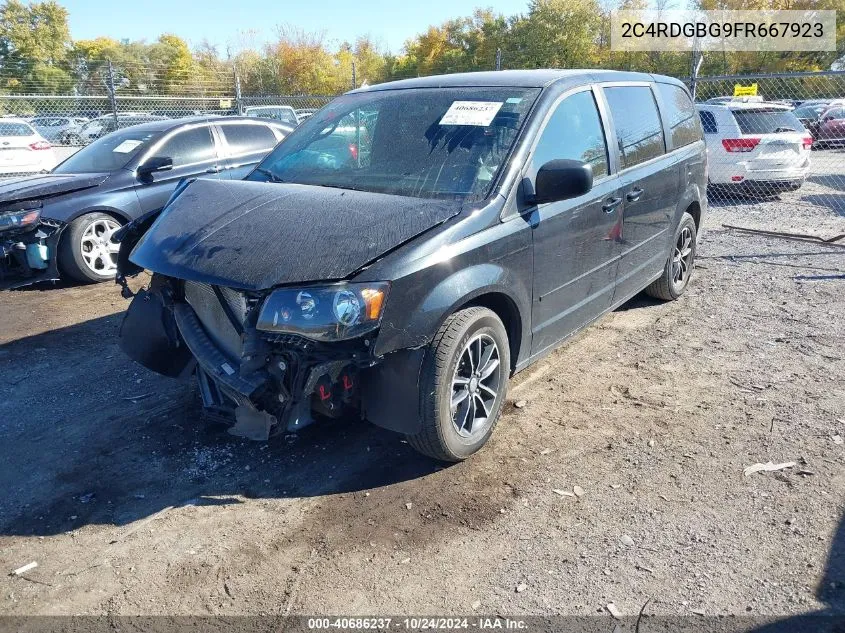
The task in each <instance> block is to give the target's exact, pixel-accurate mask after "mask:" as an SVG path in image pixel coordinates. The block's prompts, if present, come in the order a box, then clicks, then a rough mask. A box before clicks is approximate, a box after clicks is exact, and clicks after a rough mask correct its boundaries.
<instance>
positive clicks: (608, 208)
mask: <svg viewBox="0 0 845 633" xmlns="http://www.w3.org/2000/svg"><path fill="white" fill-rule="evenodd" d="M620 204H622V198H609V199H607V200H605V202H604V204H603V205H602V208H601V210H602V211H604V212H605V213H613V211H614V210H615V209H616V207H618V206H619V205H620Z"/></svg>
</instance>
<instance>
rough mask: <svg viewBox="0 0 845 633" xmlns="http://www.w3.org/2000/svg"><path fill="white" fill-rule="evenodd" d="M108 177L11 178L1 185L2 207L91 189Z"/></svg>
mask: <svg viewBox="0 0 845 633" xmlns="http://www.w3.org/2000/svg"><path fill="white" fill-rule="evenodd" d="M108 177H109V175H108V174H45V175H39V176H27V177H24V178H11V179H9V180H4V181H3V182H2V183H0V205H5V204H8V203H11V202H19V201H21V200H35V199H37V198H51V197H53V196H59V195H62V194H67V193H72V192H74V191H80V190H82V189H90V188H91V187H96V186H97V185H100V184H102V183H104V182H105V181H106V179H107V178H108Z"/></svg>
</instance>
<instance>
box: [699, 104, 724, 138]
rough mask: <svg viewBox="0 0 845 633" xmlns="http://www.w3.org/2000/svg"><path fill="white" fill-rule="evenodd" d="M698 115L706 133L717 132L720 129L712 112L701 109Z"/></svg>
mask: <svg viewBox="0 0 845 633" xmlns="http://www.w3.org/2000/svg"><path fill="white" fill-rule="evenodd" d="M698 116H699V118H700V119H701V127H703V128H704V133H705V134H715V133H716V132H718V131H719V126H717V125H716V117H715V116H713V113H712V112H707V111H706V110H701V111H700V112H699V113H698Z"/></svg>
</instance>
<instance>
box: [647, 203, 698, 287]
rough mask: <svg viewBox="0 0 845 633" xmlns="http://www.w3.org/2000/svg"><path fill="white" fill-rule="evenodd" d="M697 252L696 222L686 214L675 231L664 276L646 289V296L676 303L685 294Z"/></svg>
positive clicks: (664, 268)
mask: <svg viewBox="0 0 845 633" xmlns="http://www.w3.org/2000/svg"><path fill="white" fill-rule="evenodd" d="M682 236H683V239H682ZM695 250H696V228H695V220H694V219H693V218H692V216H691V215H690V214H689V213H684V215H683V216H682V217H681V221H680V222H679V223H678V228H676V229H675V236H674V238H673V239H672V247H671V249H670V251H669V257H668V258H667V259H666V264H665V266H664V267H663V274H661V275H660V278H659V279H657V280H656V281H654V282H652V283H651V285H649V286H648V287H647V288H646V289H645V291H646V294H648V295H649V296H652V297H654V298H655V299H662V300H663V301H675V300H676V299H678V298H679V297H680V296H681V295H682V294H684V291H685V290H686V289H687V286H688V285H689V280H690V277H691V276H692V271H693V267H694V266H695ZM679 272H680V277H679Z"/></svg>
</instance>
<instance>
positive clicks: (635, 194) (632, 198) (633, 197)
mask: <svg viewBox="0 0 845 633" xmlns="http://www.w3.org/2000/svg"><path fill="white" fill-rule="evenodd" d="M641 195H643V190H642V189H641V188H640V187H634V188H633V189H631V191H629V192H628V193H626V194H625V199H626V200H627V201H628V202H636V201H637V200H639V199H640V196H641Z"/></svg>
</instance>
